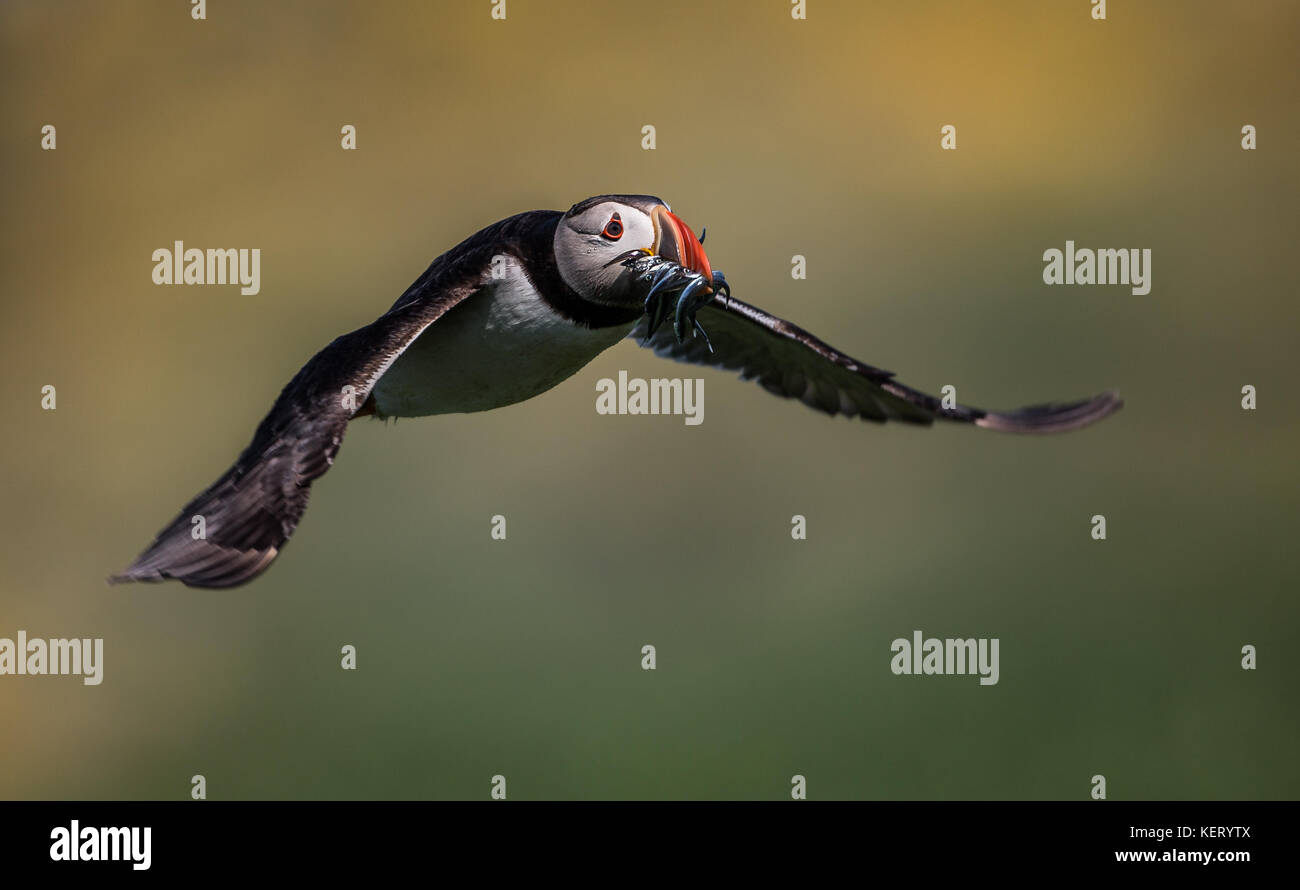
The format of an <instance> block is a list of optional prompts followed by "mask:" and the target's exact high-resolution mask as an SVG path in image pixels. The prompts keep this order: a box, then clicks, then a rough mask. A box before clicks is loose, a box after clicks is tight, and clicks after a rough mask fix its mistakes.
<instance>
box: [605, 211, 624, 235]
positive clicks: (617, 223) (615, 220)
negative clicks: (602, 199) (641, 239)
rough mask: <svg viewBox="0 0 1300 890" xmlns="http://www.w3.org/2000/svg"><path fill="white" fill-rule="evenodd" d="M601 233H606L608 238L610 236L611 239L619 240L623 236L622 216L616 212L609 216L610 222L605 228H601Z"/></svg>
mask: <svg viewBox="0 0 1300 890" xmlns="http://www.w3.org/2000/svg"><path fill="white" fill-rule="evenodd" d="M600 234H602V235H604V236H605V237H606V238H608V239H609V240H611V241H617V240H618V239H619V238H622V237H623V220H622V218H620V217H619V215H618V214H617V213H615V214H614V215H613V216H611V217H610V218H609V222H607V223H605V228H604V229H602V230H601V232H600Z"/></svg>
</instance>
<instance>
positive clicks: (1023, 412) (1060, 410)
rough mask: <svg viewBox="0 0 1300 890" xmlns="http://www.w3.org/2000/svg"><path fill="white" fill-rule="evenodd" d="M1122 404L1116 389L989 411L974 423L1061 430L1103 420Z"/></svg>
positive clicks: (1013, 428)
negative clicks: (1078, 398) (1070, 399)
mask: <svg viewBox="0 0 1300 890" xmlns="http://www.w3.org/2000/svg"><path fill="white" fill-rule="evenodd" d="M1123 407H1124V400H1123V399H1122V398H1121V397H1120V394H1119V390H1117V389H1112V390H1107V391H1106V392H1103V393H1101V394H1100V395H1097V396H1093V397H1092V398H1091V399H1085V400H1083V401H1081V402H1071V403H1068V404H1064V405H1060V404H1051V405H1031V406H1029V407H1027V408H1021V409H1020V410H1018V411H1011V412H1005V413H1003V412H996V411H990V412H988V413H987V414H985V415H984V416H983V417H981V418H979V419H978V420H976V421H975V425H976V426H982V427H984V428H985V429H990V430H998V431H999V432H1004V433H1063V432H1068V431H1070V430H1077V429H1082V428H1083V427H1085V426H1090V425H1092V424H1094V423H1096V422H1097V421H1099V420H1104V419H1105V418H1107V417H1109V416H1110V415H1112V414H1114V413H1115V412H1116V411H1118V410H1119V409H1120V408H1123Z"/></svg>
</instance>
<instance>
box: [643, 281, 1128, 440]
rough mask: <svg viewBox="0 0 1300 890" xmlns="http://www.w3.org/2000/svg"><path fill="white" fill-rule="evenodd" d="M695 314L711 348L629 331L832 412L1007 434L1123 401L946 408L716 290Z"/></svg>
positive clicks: (1074, 425) (1105, 398)
mask: <svg viewBox="0 0 1300 890" xmlns="http://www.w3.org/2000/svg"><path fill="white" fill-rule="evenodd" d="M696 318H697V320H698V321H699V323H700V326H701V327H703V328H704V331H705V332H706V333H707V334H708V338H709V343H712V345H713V351H712V352H710V351H709V345H708V343H706V342H705V339H704V338H703V337H700V336H696V337H694V338H688V339H687V340H686V341H685V342H684V343H678V342H677V338H676V337H675V336H674V335H673V332H672V328H671V325H663V326H662V327H661V328H660V329H659V330H658V331H656V332H655V334H654V335H653V336H652V337H651V338H650V341H649V343H645V329H646V319H644V318H642V319H641V321H640V322H638V323H637V326H636V327H635V328H634V329H633V330H632V333H630V334H629V335H628V336H629V337H630V338H634V339H636V340H637V341H638V342H640V343H642V344H643V345H647V346H649V347H650V348H651V349H653V350H654V352H655V353H656V354H657V355H661V356H664V357H665V358H671V359H675V360H676V361H679V362H688V363H690V364H695V365H709V366H711V367H714V368H722V369H726V370H733V371H739V372H740V376H741V378H742V379H744V380H757V381H758V383H759V384H760V385H761V386H762V387H763V388H764V389H766V390H767V391H768V392H771V393H774V394H776V395H778V396H782V397H784V398H788V399H799V400H800V401H801V402H803V403H804V404H805V405H809V406H811V407H813V408H817V409H818V410H820V411H825V412H826V413H827V414H832V415H834V414H844V415H846V416H848V417H861V418H862V419H864V420H874V421H879V422H884V421H886V420H901V421H904V422H907V423H915V424H930V423H932V422H933V421H934V420H936V419H939V420H955V421H959V422H962V423H973V424H975V425H976V426H982V427H987V428H988V429H994V430H1002V431H1004V432H1012V433H1055V432H1061V431H1063V430H1072V429H1078V428H1079V427H1082V426H1087V425H1088V424H1090V423H1093V422H1095V421H1098V420H1101V419H1102V418H1103V417H1106V416H1108V415H1110V414H1113V413H1114V412H1115V411H1118V410H1119V408H1120V406H1121V405H1123V404H1124V403H1123V402H1122V401H1120V398H1119V395H1118V394H1117V393H1114V392H1108V393H1103V394H1102V395H1099V396H1096V397H1094V398H1091V399H1084V400H1082V401H1078V402H1069V403H1065V404H1052V405H1034V406H1031V407H1028V408H1021V409H1019V410H1017V411H1010V412H995V411H983V410H981V409H979V408H968V407H966V406H964V405H955V406H954V407H952V408H945V407H944V406H943V403H942V401H941V400H940V399H939V398H937V397H935V396H932V395H927V394H926V393H923V392H918V391H917V390H914V389H912V388H911V387H908V386H904V385H903V384H901V383H898V382H897V381H895V380H894V375H893V374H892V373H891V372H889V371H882V370H881V369H879V368H874V367H872V366H871V365H868V364H866V363H865V362H860V361H858V360H857V359H855V358H852V357H851V356H848V355H845V354H844V353H843V352H840V351H839V350H838V349H836V348H834V347H833V346H830V345H829V344H827V343H825V342H823V341H822V340H819V339H818V338H816V337H814V336H813V335H812V334H810V333H808V332H807V331H805V330H804V329H803V328H800V327H798V326H796V325H793V324H791V323H790V322H788V321H785V320H784V319H781V318H777V317H776V316H774V315H769V314H768V313H766V312H764V311H763V310H761V309H759V308H757V307H755V306H751V305H749V304H748V303H744V302H741V301H740V300H737V299H735V298H733V297H729V296H726V295H723V294H717V295H715V296H714V298H713V300H712V302H710V303H707V304H705V305H704V306H701V307H700V309H699V312H698V314H697V316H696Z"/></svg>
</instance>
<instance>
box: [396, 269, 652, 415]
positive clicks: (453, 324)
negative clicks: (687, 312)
mask: <svg viewBox="0 0 1300 890" xmlns="http://www.w3.org/2000/svg"><path fill="white" fill-rule="evenodd" d="M504 272H505V274H504V275H502V277H501V278H499V279H490V280H489V281H488V283H487V285H486V286H485V287H484V289H483V290H482V291H480V292H479V293H477V294H475V295H474V296H472V297H470V298H469V299H467V300H466V301H465V302H464V303H461V304H460V305H459V306H456V307H455V308H453V309H451V310H450V311H448V313H447V314H446V315H445V316H444V317H443V318H441V319H439V320H438V321H436V322H434V323H433V324H432V325H430V326H429V327H428V328H427V329H425V331H424V333H423V334H421V335H420V336H419V337H418V338H416V341H415V342H414V343H412V344H411V345H410V346H409V347H407V349H406V351H405V352H403V353H402V354H401V356H399V357H398V359H397V360H396V361H395V362H393V365H392V367H390V368H389V369H388V371H387V373H385V374H384V376H382V377H381V378H379V382H378V383H377V384H376V385H375V388H374V396H375V405H376V407H377V408H378V409H379V413H380V414H381V415H388V416H392V417H421V416H423V415H426V414H452V413H457V412H464V411H487V410H489V409H491V408H499V407H501V406H502V405H511V404H514V403H515V402H522V401H523V400H524V399H530V398H532V397H533V396H535V395H538V394H539V393H543V392H546V390H548V389H550V388H551V387H553V386H555V385H556V384H558V383H560V382H561V381H563V380H565V379H567V378H569V377H571V376H572V375H573V374H575V373H577V371H578V370H579V369H581V368H582V367H583V366H584V365H586V364H587V363H588V362H590V361H591V360H592V359H593V358H595V357H596V356H597V355H599V354H600V353H601V352H602V351H604V350H605V349H608V348H609V347H610V346H613V345H614V344H615V343H617V342H618V341H619V340H621V339H623V338H624V337H625V336H627V334H628V332H629V331H630V330H631V329H632V327H633V325H634V324H635V323H629V324H627V325H616V326H614V327H610V328H598V329H592V328H585V327H581V326H580V325H577V324H575V323H573V322H572V321H570V320H569V319H567V318H565V317H564V316H562V315H560V314H559V313H558V312H556V311H555V310H554V309H552V308H551V307H550V305H549V304H547V302H546V301H545V300H543V299H542V298H541V296H539V295H538V294H537V292H536V290H534V288H533V285H532V283H531V282H530V281H529V280H528V277H527V276H526V275H525V274H524V271H523V269H522V268H521V267H520V266H519V264H518V263H517V262H516V261H515V260H514V259H513V258H506V259H505V268H504Z"/></svg>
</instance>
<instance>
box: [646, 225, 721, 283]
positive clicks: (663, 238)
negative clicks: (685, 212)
mask: <svg viewBox="0 0 1300 890" xmlns="http://www.w3.org/2000/svg"><path fill="white" fill-rule="evenodd" d="M650 218H651V220H653V221H654V225H655V246H654V252H655V253H656V254H657V255H658V256H661V257H663V258H664V259H667V260H672V261H673V262H674V263H676V264H677V265H679V266H681V267H682V268H683V269H688V270H690V271H692V272H699V273H700V274H701V275H703V276H704V280H705V281H707V282H708V283H709V285H710V286H711V285H712V284H713V269H712V268H711V267H710V266H709V258H708V257H707V256H705V254H704V245H702V244H700V239H699V238H696V237H695V233H694V232H692V231H691V227H690V226H688V225H686V223H684V222H682V221H681V220H680V219H678V218H677V216H676V215H674V214H673V212H672V211H671V210H669V209H668V208H667V207H664V206H663V205H660V206H658V207H656V208H655V209H654V210H653V211H652V212H651V214H650Z"/></svg>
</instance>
